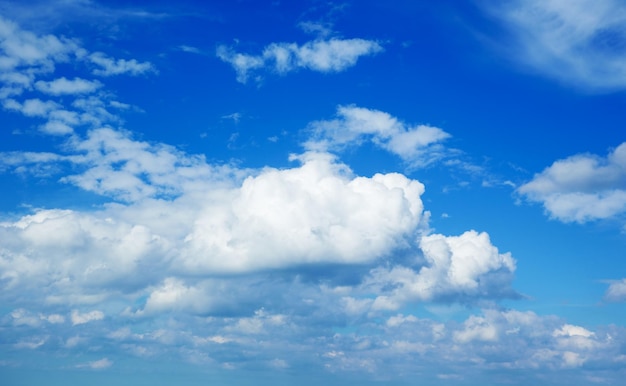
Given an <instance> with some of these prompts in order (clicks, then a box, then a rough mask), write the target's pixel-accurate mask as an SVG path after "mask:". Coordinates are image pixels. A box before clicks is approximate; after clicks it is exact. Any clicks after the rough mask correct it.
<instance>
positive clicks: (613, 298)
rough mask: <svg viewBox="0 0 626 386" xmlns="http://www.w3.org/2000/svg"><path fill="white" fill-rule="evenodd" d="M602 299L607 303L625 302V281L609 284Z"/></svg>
mask: <svg viewBox="0 0 626 386" xmlns="http://www.w3.org/2000/svg"><path fill="white" fill-rule="evenodd" d="M604 299H605V300H606V301H609V302H626V279H622V280H618V281H614V282H611V284H609V288H608V289H607V290H606V293H605V294H604Z"/></svg>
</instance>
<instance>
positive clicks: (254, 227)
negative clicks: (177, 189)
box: [184, 153, 424, 271]
mask: <svg viewBox="0 0 626 386" xmlns="http://www.w3.org/2000/svg"><path fill="white" fill-rule="evenodd" d="M300 161H301V162H302V166H301V167H298V168H293V169H287V170H275V169H269V168H268V169H266V170H264V171H263V172H262V173H260V174H259V175H258V176H256V177H248V178H247V179H246V180H245V181H244V182H243V184H242V186H241V188H239V189H238V190H236V191H234V192H232V193H230V194H228V195H227V196H224V193H221V194H220V195H216V196H215V198H217V199H219V201H215V202H207V203H206V208H205V209H204V210H203V211H202V212H201V213H200V217H199V218H198V219H197V220H196V222H195V225H194V230H193V232H192V233H191V234H190V235H189V236H188V237H187V239H186V242H187V245H188V246H189V248H190V249H189V250H188V252H187V253H186V254H185V257H184V263H185V265H186V266H187V267H189V269H192V270H194V271H195V270H198V269H202V270H209V271H215V270H217V271H247V270H250V269H261V268H269V267H273V268H279V267H283V266H288V265H293V264H302V263H321V262H329V263H330V262H335V263H364V262H371V261H373V260H375V259H377V258H379V257H381V256H385V255H386V254H388V253H390V252H391V251H392V250H393V249H394V248H398V247H402V246H404V245H406V244H407V242H408V240H409V239H410V238H412V237H413V235H414V233H415V232H416V231H417V230H418V228H419V227H420V226H421V225H423V224H422V221H423V204H422V201H421V199H420V196H421V194H422V193H423V191H424V187H423V185H422V184H421V183H419V182H417V181H412V180H409V179H407V178H406V177H404V176H403V175H400V174H394V173H391V174H384V175H383V174H377V175H375V176H374V177H372V178H365V177H352V176H351V173H350V171H349V170H348V169H347V167H346V166H345V165H342V164H338V163H336V162H335V161H334V159H333V157H332V156H331V155H329V154H325V153H307V154H305V155H304V156H301V157H300ZM220 197H222V198H220Z"/></svg>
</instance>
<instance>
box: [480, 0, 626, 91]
mask: <svg viewBox="0 0 626 386" xmlns="http://www.w3.org/2000/svg"><path fill="white" fill-rule="evenodd" d="M480 4H481V5H482V7H483V9H484V10H485V12H486V13H487V14H489V15H491V16H493V17H495V18H496V19H498V20H499V21H501V22H502V25H503V28H505V29H506V30H508V32H510V35H509V38H508V39H506V40H505V41H503V42H500V43H502V44H503V46H506V47H507V48H506V49H505V50H506V52H507V54H508V55H510V56H511V57H513V58H514V59H515V60H516V61H517V62H519V63H521V64H523V65H526V66H529V67H531V68H533V69H534V70H536V71H537V72H539V73H542V74H545V75H547V76H550V77H553V78H556V79H558V80H560V81H562V82H564V83H567V84H570V85H573V86H575V87H580V88H583V89H591V90H605V91H606V90H609V91H610V90H616V89H624V88H625V87H626V65H625V64H624V63H625V62H626V51H625V50H624V41H625V39H626V27H624V26H625V25H626V11H625V10H624V4H623V2H622V1H621V0H582V1H563V0H530V1H528V0H510V1H505V2H500V3H498V4H497V5H494V4H493V3H491V2H481V3H480Z"/></svg>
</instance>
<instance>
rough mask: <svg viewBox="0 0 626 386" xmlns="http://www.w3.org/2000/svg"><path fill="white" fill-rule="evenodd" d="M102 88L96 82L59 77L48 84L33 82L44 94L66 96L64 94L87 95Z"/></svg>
mask: <svg viewBox="0 0 626 386" xmlns="http://www.w3.org/2000/svg"><path fill="white" fill-rule="evenodd" d="M100 87H102V83H100V82H99V81H97V80H93V81H90V80H85V79H81V78H74V79H72V80H69V79H67V78H65V77H61V78H58V79H55V80H52V81H49V82H46V81H43V80H40V81H37V82H35V88H36V89H37V90H39V91H41V92H42V93H44V94H51V95H66V94H89V93H92V92H94V91H96V90H97V89H98V88H100Z"/></svg>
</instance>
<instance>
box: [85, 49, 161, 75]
mask: <svg viewBox="0 0 626 386" xmlns="http://www.w3.org/2000/svg"><path fill="white" fill-rule="evenodd" d="M88 59H89V61H90V62H91V63H93V64H95V65H97V66H98V67H100V68H97V69H94V70H93V73H94V74H95V75H100V76H111V75H120V74H130V75H141V74H145V73H148V72H154V71H156V69H155V68H154V66H153V65H152V63H150V62H139V61H137V60H136V59H130V60H127V59H117V60H116V59H113V58H110V57H108V56H107V55H105V54H103V53H102V52H95V53H93V54H91V55H89V56H88Z"/></svg>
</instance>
